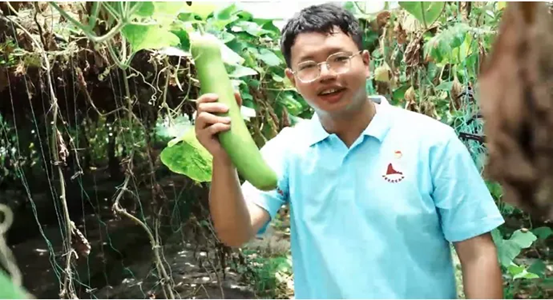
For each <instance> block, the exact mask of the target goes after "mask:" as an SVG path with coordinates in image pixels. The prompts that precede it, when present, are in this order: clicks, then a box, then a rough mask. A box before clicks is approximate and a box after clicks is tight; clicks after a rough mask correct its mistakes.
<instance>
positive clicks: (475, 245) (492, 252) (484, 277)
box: [453, 233, 503, 299]
mask: <svg viewBox="0 0 553 300" xmlns="http://www.w3.org/2000/svg"><path fill="white" fill-rule="evenodd" d="M453 245H454V246H455V250H456V251H457V254H458V255H459V259H460V261H461V267H462V271H463V285H464V290H465V296H466V298H467V299H475V298H478V299H481V298H485V299H503V279H502V275H501V269H500V267H499V262H498V258H497V250H496V246H495V244H494V242H493V239H492V236H491V234H490V233H485V234H482V235H479V236H476V237H473V238H470V239H467V240H464V241H460V242H455V243H453Z"/></svg>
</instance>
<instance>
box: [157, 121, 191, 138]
mask: <svg viewBox="0 0 553 300" xmlns="http://www.w3.org/2000/svg"><path fill="white" fill-rule="evenodd" d="M192 127H194V125H192V123H191V122H190V120H189V119H188V117H187V116H179V117H177V118H174V119H172V120H169V119H167V120H158V122H157V123H156V134H157V136H159V137H162V138H175V137H180V136H182V135H183V133H185V132H188V130H189V129H191V128H192Z"/></svg>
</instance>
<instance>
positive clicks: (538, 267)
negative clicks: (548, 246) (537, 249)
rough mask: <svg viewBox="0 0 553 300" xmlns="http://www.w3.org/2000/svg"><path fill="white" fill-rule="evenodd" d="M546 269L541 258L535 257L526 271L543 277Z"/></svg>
mask: <svg viewBox="0 0 553 300" xmlns="http://www.w3.org/2000/svg"><path fill="white" fill-rule="evenodd" d="M546 269H547V266H546V265H545V263H544V262H543V260H541V259H536V260H535V261H534V263H532V264H531V265H530V267H528V269H527V270H528V272H530V273H533V274H536V275H538V276H539V277H541V278H543V277H545V276H546V275H545V271H546Z"/></svg>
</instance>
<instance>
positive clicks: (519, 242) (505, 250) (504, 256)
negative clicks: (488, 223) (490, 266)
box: [492, 230, 537, 268]
mask: <svg viewBox="0 0 553 300" xmlns="http://www.w3.org/2000/svg"><path fill="white" fill-rule="evenodd" d="M492 237H493V239H494V242H495V243H496V245H497V255H498V257H499V262H500V263H501V265H503V266H504V267H506V268H508V267H509V266H511V265H512V262H513V259H515V258H516V257H517V256H518V255H519V254H520V251H521V250H522V249H526V248H528V247H530V246H531V245H532V243H533V242H534V241H535V240H536V239H537V237H536V236H535V235H534V234H533V233H532V232H530V231H526V232H523V231H522V230H517V231H515V232H514V233H513V235H512V236H511V238H509V239H508V240H505V239H503V237H501V234H500V233H499V230H494V231H493V232H492Z"/></svg>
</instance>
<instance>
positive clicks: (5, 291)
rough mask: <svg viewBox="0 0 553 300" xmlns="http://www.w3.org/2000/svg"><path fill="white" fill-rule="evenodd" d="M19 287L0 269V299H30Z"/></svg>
mask: <svg viewBox="0 0 553 300" xmlns="http://www.w3.org/2000/svg"><path fill="white" fill-rule="evenodd" d="M30 298H31V296H30V295H28V294H27V293H26V292H25V291H23V290H22V288H21V287H19V286H17V285H15V284H14V282H13V281H12V280H11V279H10V278H9V277H8V275H7V274H6V273H4V271H2V270H1V269H0V299H30Z"/></svg>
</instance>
